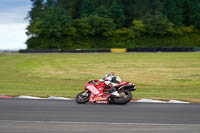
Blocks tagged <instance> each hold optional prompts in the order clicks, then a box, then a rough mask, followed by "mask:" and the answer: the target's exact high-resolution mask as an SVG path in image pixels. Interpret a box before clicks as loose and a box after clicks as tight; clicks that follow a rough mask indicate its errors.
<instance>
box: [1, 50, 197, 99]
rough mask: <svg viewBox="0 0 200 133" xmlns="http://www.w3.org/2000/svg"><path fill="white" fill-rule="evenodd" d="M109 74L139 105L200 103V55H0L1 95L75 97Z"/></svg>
mask: <svg viewBox="0 0 200 133" xmlns="http://www.w3.org/2000/svg"><path fill="white" fill-rule="evenodd" d="M108 71H114V72H116V74H117V75H119V76H120V77H121V78H122V80H128V81H131V82H134V83H135V84H136V86H137V91H136V92H135V93H134V97H135V98H137V99H139V98H154V99H166V100H167V99H179V100H186V101H192V102H200V53H126V54H112V53H108V54H0V94H5V95H10V96H17V95H31V96H41V97H47V96H52V95H53V96H65V97H75V95H76V94H77V93H78V92H80V91H81V90H83V88H84V85H85V83H86V82H87V81H88V80H92V79H99V78H101V77H104V75H105V74H106V72H108Z"/></svg>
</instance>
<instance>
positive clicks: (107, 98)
mask: <svg viewBox="0 0 200 133" xmlns="http://www.w3.org/2000/svg"><path fill="white" fill-rule="evenodd" d="M135 90H136V87H135V85H134V84H133V83H129V82H124V81H123V82H120V83H118V85H117V86H115V87H114V88H110V87H109V86H108V85H107V84H105V83H104V82H100V81H99V80H92V81H89V82H88V83H87V84H86V86H85V91H83V92H81V93H79V94H78V95H77V96H76V102H77V103H78V104H84V103H87V102H90V103H105V104H127V103H128V102H130V100H131V99H132V93H131V91H135Z"/></svg>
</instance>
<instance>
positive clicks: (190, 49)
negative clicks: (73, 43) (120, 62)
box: [19, 47, 200, 53]
mask: <svg viewBox="0 0 200 133" xmlns="http://www.w3.org/2000/svg"><path fill="white" fill-rule="evenodd" d="M195 51H200V47H199V48H195V47H165V48H159V47H158V48H112V49H73V50H61V49H28V50H19V53H109V52H112V53H125V52H195Z"/></svg>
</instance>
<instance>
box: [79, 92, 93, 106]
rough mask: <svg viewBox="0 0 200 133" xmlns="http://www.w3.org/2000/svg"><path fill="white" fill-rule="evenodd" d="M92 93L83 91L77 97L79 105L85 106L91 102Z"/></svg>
mask: <svg viewBox="0 0 200 133" xmlns="http://www.w3.org/2000/svg"><path fill="white" fill-rule="evenodd" d="M89 98H90V93H89V92H86V91H83V92H81V93H79V94H78V95H77V96H76V102H77V103H78V104H85V103H87V102H88V101H89Z"/></svg>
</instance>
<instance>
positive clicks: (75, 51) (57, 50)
mask: <svg viewBox="0 0 200 133" xmlns="http://www.w3.org/2000/svg"><path fill="white" fill-rule="evenodd" d="M107 52H111V51H110V49H74V50H60V49H39V50H38V49H30V50H29V49H28V50H19V53H107Z"/></svg>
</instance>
